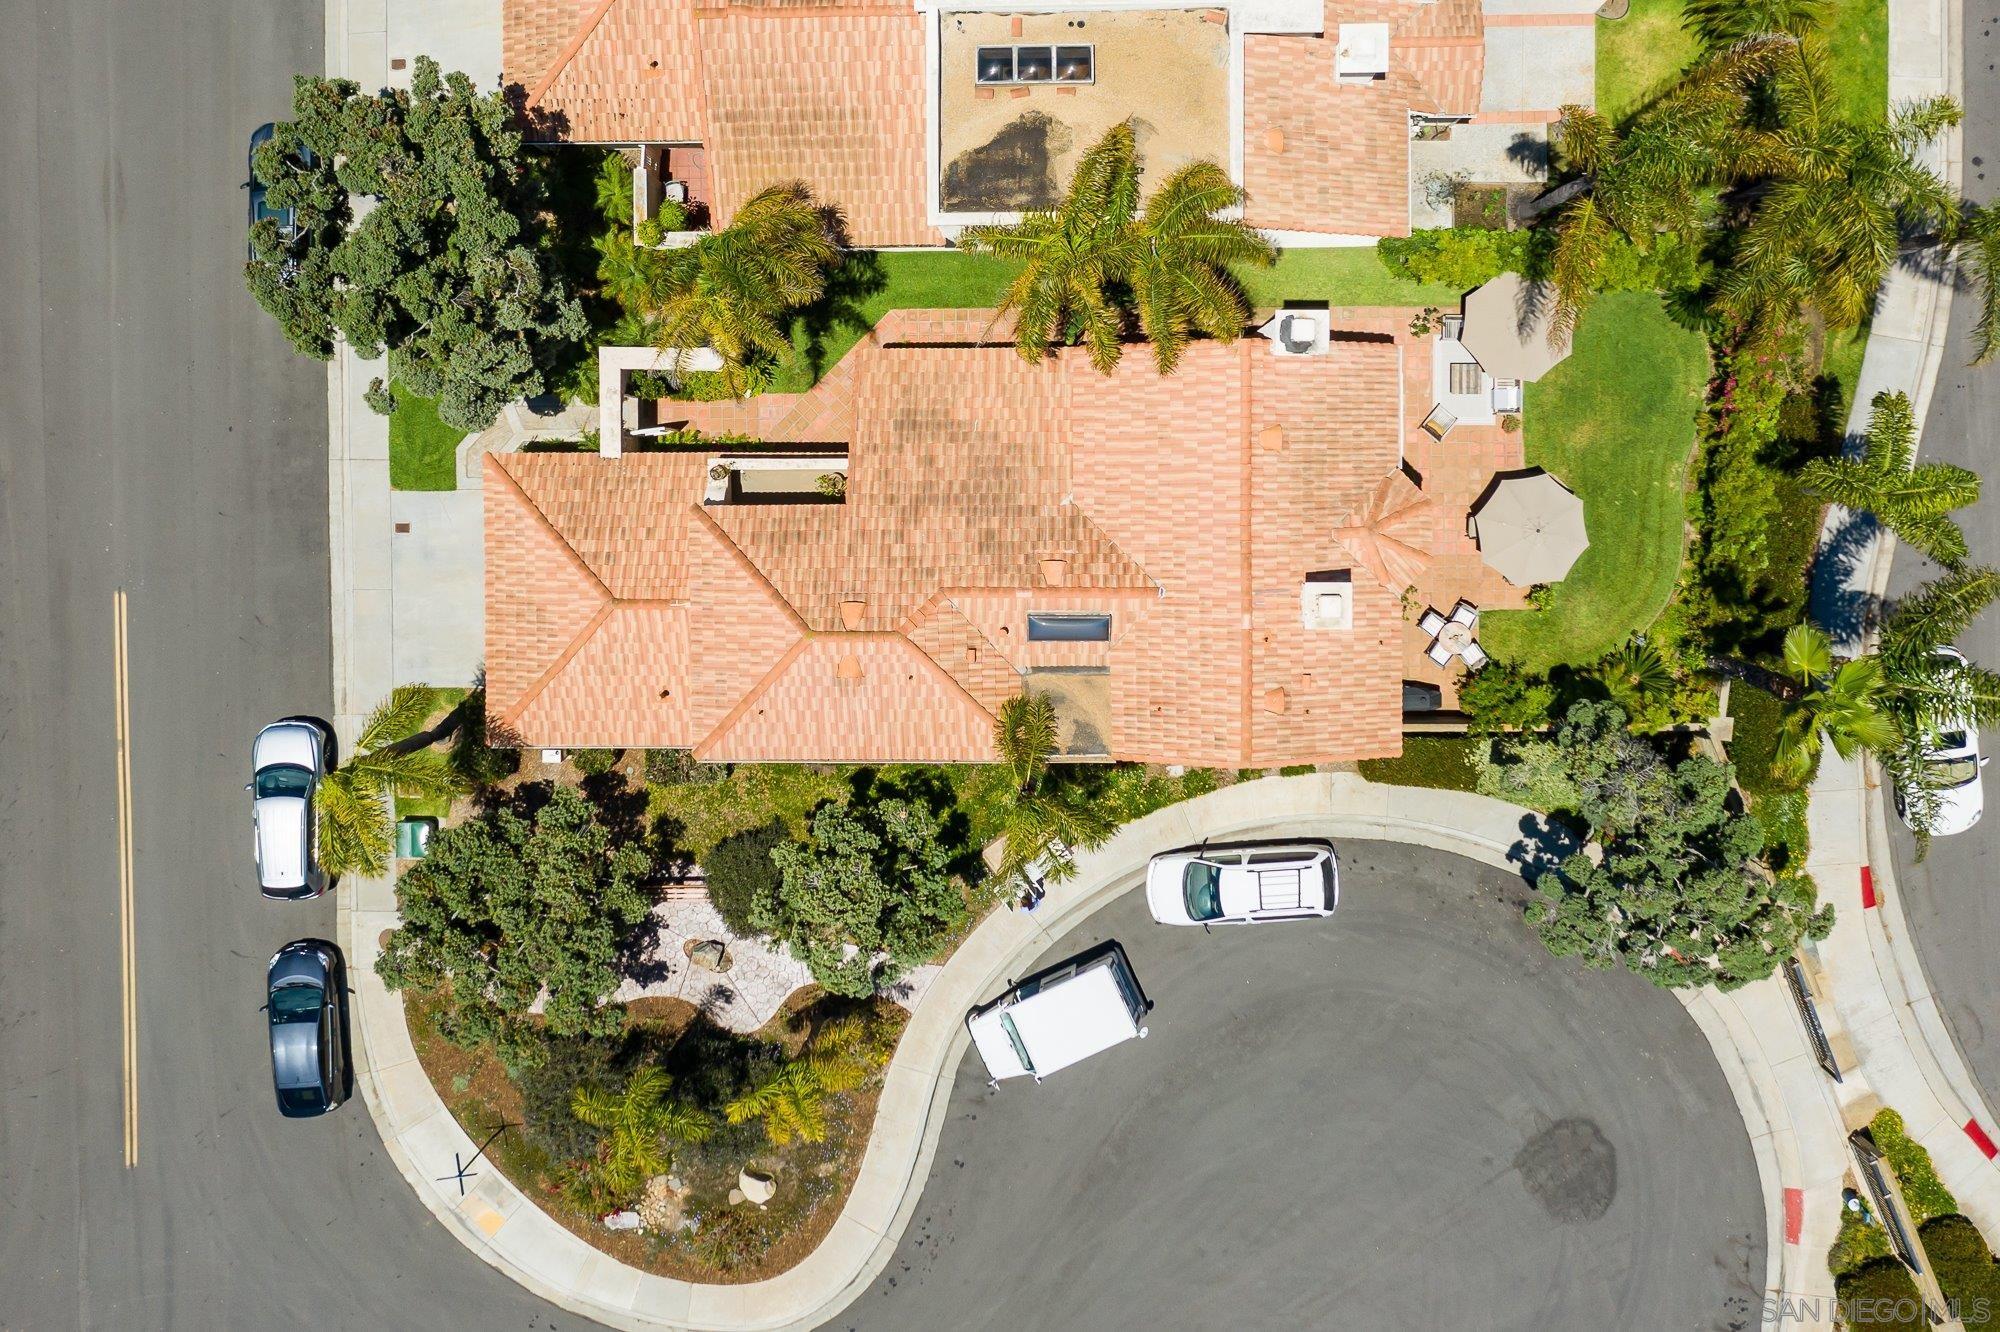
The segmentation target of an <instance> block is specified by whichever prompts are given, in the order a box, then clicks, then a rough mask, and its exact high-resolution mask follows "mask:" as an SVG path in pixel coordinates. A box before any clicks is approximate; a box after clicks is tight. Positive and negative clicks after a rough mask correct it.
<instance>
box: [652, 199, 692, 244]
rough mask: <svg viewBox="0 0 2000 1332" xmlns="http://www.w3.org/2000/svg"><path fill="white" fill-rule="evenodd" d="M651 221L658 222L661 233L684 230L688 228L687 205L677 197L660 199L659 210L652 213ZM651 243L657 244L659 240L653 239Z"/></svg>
mask: <svg viewBox="0 0 2000 1332" xmlns="http://www.w3.org/2000/svg"><path fill="white" fill-rule="evenodd" d="M653 221H654V222H656V223H658V224H659V230H660V232H661V233H665V232H669V231H686V230H687V229H688V210H687V205H686V204H684V203H682V202H681V201H680V200H679V199H662V200H661V201H660V207H659V211H658V212H656V213H654V214H653ZM652 243H653V244H655V245H658V244H659V243H660V242H659V241H658V240H655V241H653V242H652Z"/></svg>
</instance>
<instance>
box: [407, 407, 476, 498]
mask: <svg viewBox="0 0 2000 1332" xmlns="http://www.w3.org/2000/svg"><path fill="white" fill-rule="evenodd" d="M464 439H465V432H464V431H463V430H456V429H454V428H452V427H451V426H448V425H446V424H445V423H444V422H442V421H440V420H438V414H437V404H436V403H434V402H432V401H431V400H430V399H429V398H419V397H418V396H417V395H416V394H414V393H412V392H410V391H409V390H408V389H406V388H400V387H399V388H397V390H396V410H395V411H394V412H393V413H391V414H390V416H389V488H390V489H392V490H456V489H458V446H459V444H460V443H461V442H462V441H463V440H464Z"/></svg>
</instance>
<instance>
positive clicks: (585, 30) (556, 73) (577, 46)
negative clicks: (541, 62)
mask: <svg viewBox="0 0 2000 1332" xmlns="http://www.w3.org/2000/svg"><path fill="white" fill-rule="evenodd" d="M617 3H618V0H599V3H598V6H597V8H596V10H595V11H594V12H592V14H591V15H590V17H589V18H587V19H585V20H584V21H583V24H582V26H580V27H579V28H578V29H577V30H576V35H575V36H573V37H571V38H570V39H569V41H568V43H567V44H566V45H564V47H563V49H562V53H561V54H560V55H558V56H557V57H556V58H555V62H554V63H553V64H551V65H550V66H549V68H548V72H547V73H545V74H543V75H542V78H541V81H540V82H539V83H537V84H536V85H535V87H534V91H532V92H530V93H529V94H528V100H527V101H526V102H524V103H522V105H523V106H524V107H528V106H533V105H534V104H535V103H537V102H539V101H541V100H542V94H543V93H545V92H547V91H548V90H549V89H550V88H551V87H553V86H555V81H556V79H557V78H559V77H560V76H561V74H562V72H563V71H564V70H565V69H568V68H569V62H570V61H572V60H574V59H576V53H577V52H578V51H581V50H582V49H583V44H584V43H585V42H587V41H589V40H590V35H591V34H592V33H594V32H596V31H597V25H598V24H600V23H602V22H603V21H604V16H605V15H606V14H608V13H610V12H611V6H613V5H615V4H617Z"/></svg>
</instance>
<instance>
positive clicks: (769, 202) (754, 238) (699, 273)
mask: <svg viewBox="0 0 2000 1332" xmlns="http://www.w3.org/2000/svg"><path fill="white" fill-rule="evenodd" d="M839 262H840V248H839V245H838V243H837V242H836V239H835V235H834V228H833V224H832V222H831V221H830V219H829V217H828V215H827V213H826V212H825V210H823V209H821V208H819V207H817V206H815V205H814V203H813V200H812V195H811V194H810V193H808V192H807V190H806V188H805V186H804V185H800V184H796V183H794V184H790V185H773V186H771V187H770V188H769V189H766V190H762V191H760V192H759V193H758V194H756V195H755V196H753V197H752V198H751V199H750V201H749V202H747V203H745V204H744V205H743V206H742V207H741V208H739V209H737V210H736V216H735V217H734V218H733V219H731V221H730V223H729V225H728V226H727V227H725V228H723V229H722V230H721V231H717V232H712V233H711V234H709V235H707V236H704V237H702V238H701V239H700V240H698V241H696V242H695V243H694V244H693V245H690V246H688V247H687V248H686V249H683V250H670V251H667V252H666V253H665V255H664V256H663V259H662V262H661V263H660V264H659V266H658V279H657V281H655V282H654V284H653V289H652V293H651V297H650V300H649V304H650V306H651V308H652V313H653V315H654V318H655V322H654V328H653V340H654V342H655V343H656V344H657V345H658V346H660V347H662V348H668V347H672V348H682V349H688V348H695V347H713V348H714V349H715V350H716V352H717V353H718V354H719V355H720V356H721V357H722V361H723V366H724V369H723V374H724V376H725V379H726V382H728V383H729V384H730V385H731V387H732V389H734V390H735V391H737V392H741V391H742V389H743V388H744V387H745V386H747V384H748V383H749V382H750V380H749V376H748V375H747V374H746V373H745V367H747V366H749V365H751V364H752V363H753V362H756V361H759V360H768V359H769V358H773V357H778V356H782V355H784V354H785V353H786V352H788V351H789V350H791V345H792V344H791V339H790V337H789V336H788V335H787V333H786V331H785V326H784V323H783V316H784V315H785V314H786V313H787V312H788V311H791V310H795V309H797V308H799V307H800V306H803V305H810V304H812V303H813V302H814V301H816V300H818V299H819V298H820V297H821V296H822V295H823V294H824V293H825V291H826V274H827V270H828V269H830V268H832V267H834V266H835V265H836V264H838V263H839Z"/></svg>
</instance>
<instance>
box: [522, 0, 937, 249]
mask: <svg viewBox="0 0 2000 1332" xmlns="http://www.w3.org/2000/svg"><path fill="white" fill-rule="evenodd" d="M501 27H502V48H503V50H502V60H503V63H504V65H505V74H504V75H503V77H504V78H505V79H506V80H507V81H508V82H509V83H512V84H518V85H519V86H520V88H521V90H522V94H521V95H522V100H523V110H524V112H525V114H526V115H527V116H528V120H529V124H530V126H531V128H532V129H533V130H534V132H536V133H538V134H541V135H543V136H545V137H549V138H560V139H567V140H572V141H575V142H584V143H639V142H660V143H667V142H674V143H700V144H702V145H703V146H704V148H705V149H706V150H707V153H708V164H709V170H710V172H711V174H712V177H713V189H714V196H715V197H714V198H713V199H712V200H710V201H709V202H710V203H711V204H712V205H713V206H714V208H715V211H716V214H717V215H718V217H719V218H721V219H723V220H725V221H726V220H727V219H728V218H729V217H730V216H731V215H732V214H733V213H734V212H735V210H736V209H737V208H738V207H739V206H741V204H742V203H743V202H744V201H745V200H747V199H749V198H750V197H751V196H752V195H754V194H756V193H757V192H758V191H759V190H762V189H764V188H766V187H768V186H771V185H782V184H787V183H789V182H792V181H804V182H805V183H806V185H807V186H809V187H810V188H811V189H812V190H813V192H814V194H815V195H816V196H817V197H818V198H819V199H820V200H821V201H822V202H824V203H829V204H833V205H835V206H836V207H838V208H840V209H841V210H842V212H843V213H844V214H845V216H846V219H847V226H848V230H849V234H850V236H851V238H852V239H853V241H854V242H855V243H856V244H860V245H936V244H939V243H941V241H942V239H943V238H942V237H941V236H939V235H938V233H937V232H936V231H934V230H932V229H931V227H930V226H929V225H928V224H927V223H926V222H925V221H924V216H925V212H924V199H923V181H924V142H925V124H926V119H925V113H924V78H923V54H924V33H923V19H922V16H920V15H919V14H918V13H917V11H915V10H914V9H912V8H909V7H907V6H897V5H893V4H883V3H875V2H873V0H863V2H859V3H855V2H843V0H834V3H817V2H816V3H809V4H792V3H782V2H780V3H761V2H759V0H748V2H746V0H733V2H732V3H711V2H710V0H701V2H700V3H697V0H587V2H586V3H581V4H580V3H578V2H577V0H503V12H502V20H501ZM559 32H565V33H566V36H565V37H564V38H562V39H560V40H559V39H558V38H557V36H556V34H557V33H559Z"/></svg>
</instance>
